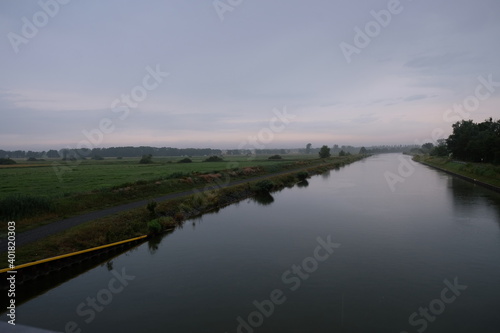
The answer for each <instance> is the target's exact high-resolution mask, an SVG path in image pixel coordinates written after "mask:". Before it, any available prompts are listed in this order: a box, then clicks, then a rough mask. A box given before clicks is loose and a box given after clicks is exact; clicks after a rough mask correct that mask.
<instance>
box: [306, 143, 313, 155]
mask: <svg viewBox="0 0 500 333" xmlns="http://www.w3.org/2000/svg"><path fill="white" fill-rule="evenodd" d="M311 146H312V144H310V143H308V144H307V145H306V154H310V153H311Z"/></svg>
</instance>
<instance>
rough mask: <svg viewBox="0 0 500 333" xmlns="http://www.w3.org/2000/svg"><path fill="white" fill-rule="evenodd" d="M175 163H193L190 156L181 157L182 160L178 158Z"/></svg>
mask: <svg viewBox="0 0 500 333" xmlns="http://www.w3.org/2000/svg"><path fill="white" fill-rule="evenodd" d="M177 163H193V161H192V160H191V159H190V158H187V157H186V158H183V159H182V160H180V161H179V162H177Z"/></svg>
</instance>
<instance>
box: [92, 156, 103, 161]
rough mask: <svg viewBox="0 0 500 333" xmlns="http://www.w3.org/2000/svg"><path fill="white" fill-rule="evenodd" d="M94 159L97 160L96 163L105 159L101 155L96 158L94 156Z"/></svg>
mask: <svg viewBox="0 0 500 333" xmlns="http://www.w3.org/2000/svg"><path fill="white" fill-rule="evenodd" d="M92 159H93V160H96V161H102V160H103V159H104V157H102V156H100V155H94V156H92Z"/></svg>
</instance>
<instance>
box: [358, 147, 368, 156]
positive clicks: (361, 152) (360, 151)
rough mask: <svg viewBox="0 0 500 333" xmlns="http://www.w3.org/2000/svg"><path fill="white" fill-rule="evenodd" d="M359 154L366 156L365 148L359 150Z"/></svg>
mask: <svg viewBox="0 0 500 333" xmlns="http://www.w3.org/2000/svg"><path fill="white" fill-rule="evenodd" d="M359 153H360V154H361V155H366V154H368V151H367V150H366V148H365V147H361V149H360V150H359Z"/></svg>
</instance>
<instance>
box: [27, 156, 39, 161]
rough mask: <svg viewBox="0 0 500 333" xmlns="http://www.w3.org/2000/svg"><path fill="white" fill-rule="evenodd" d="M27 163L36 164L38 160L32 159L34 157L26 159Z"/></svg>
mask: <svg viewBox="0 0 500 333" xmlns="http://www.w3.org/2000/svg"><path fill="white" fill-rule="evenodd" d="M27 161H28V162H36V161H38V160H37V159H36V158H34V157H28V159H27Z"/></svg>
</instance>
